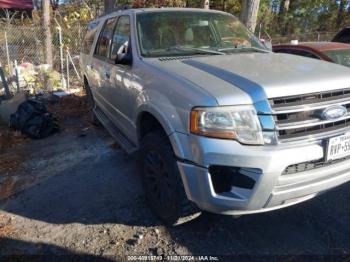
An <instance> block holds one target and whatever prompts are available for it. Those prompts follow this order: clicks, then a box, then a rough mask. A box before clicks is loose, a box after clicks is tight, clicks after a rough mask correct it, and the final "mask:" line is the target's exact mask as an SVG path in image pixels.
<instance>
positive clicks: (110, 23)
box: [95, 18, 116, 57]
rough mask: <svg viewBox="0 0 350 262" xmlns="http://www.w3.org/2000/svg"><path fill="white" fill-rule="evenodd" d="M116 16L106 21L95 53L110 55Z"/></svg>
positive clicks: (103, 55) (102, 55) (104, 55)
mask: <svg viewBox="0 0 350 262" xmlns="http://www.w3.org/2000/svg"><path fill="white" fill-rule="evenodd" d="M115 21H116V18H111V19H108V20H107V21H106V23H105V24H104V26H103V29H102V31H101V33H100V36H99V39H98V43H97V45H96V50H95V54H96V55H98V56H101V57H108V56H109V52H108V51H109V45H110V43H111V40H112V34H113V29H114V26H115Z"/></svg>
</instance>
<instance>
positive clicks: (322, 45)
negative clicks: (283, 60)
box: [273, 42, 350, 52]
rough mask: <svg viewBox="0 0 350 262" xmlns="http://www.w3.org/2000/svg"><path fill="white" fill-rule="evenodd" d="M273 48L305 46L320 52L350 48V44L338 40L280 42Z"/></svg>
mask: <svg viewBox="0 0 350 262" xmlns="http://www.w3.org/2000/svg"><path fill="white" fill-rule="evenodd" d="M273 48H305V49H313V50H317V51H319V52H323V51H329V50H340V49H350V44H344V43H336V42H303V43H299V44H297V45H293V44H279V45H274V46H273Z"/></svg>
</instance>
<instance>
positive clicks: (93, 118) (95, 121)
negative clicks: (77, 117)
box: [84, 79, 101, 126]
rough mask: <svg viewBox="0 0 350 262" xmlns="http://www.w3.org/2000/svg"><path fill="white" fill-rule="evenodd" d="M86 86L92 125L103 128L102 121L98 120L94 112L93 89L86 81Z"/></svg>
mask: <svg viewBox="0 0 350 262" xmlns="http://www.w3.org/2000/svg"><path fill="white" fill-rule="evenodd" d="M84 86H85V92H86V102H87V106H88V107H89V109H90V114H91V116H90V118H91V123H92V124H93V125H95V126H101V122H100V120H98V118H97V116H96V114H95V112H94V109H95V101H94V97H93V95H92V92H91V88H90V86H89V84H88V82H87V80H86V79H85V80H84Z"/></svg>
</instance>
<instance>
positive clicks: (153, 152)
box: [140, 130, 200, 226]
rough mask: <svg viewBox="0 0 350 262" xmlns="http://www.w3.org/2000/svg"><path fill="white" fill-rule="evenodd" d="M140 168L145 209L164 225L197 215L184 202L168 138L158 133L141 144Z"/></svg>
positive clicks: (190, 206)
mask: <svg viewBox="0 0 350 262" xmlns="http://www.w3.org/2000/svg"><path fill="white" fill-rule="evenodd" d="M140 167H141V173H142V183H143V188H144V192H145V197H146V201H147V203H148V205H149V206H150V208H151V209H152V210H153V212H154V213H155V214H156V215H157V216H158V217H159V218H160V219H161V220H162V221H163V222H164V223H165V224H167V225H173V226H175V225H180V224H183V223H186V222H188V221H190V220H192V219H194V218H196V217H198V216H199V215H200V212H199V210H198V208H197V207H196V206H195V205H194V204H193V203H192V202H191V201H189V200H188V199H187V196H186V193H185V190H184V186H183V183H182V179H181V175H180V172H179V170H178V167H177V163H176V158H175V156H174V153H173V150H172V147H171V144H170V142H169V139H168V137H167V136H166V134H165V133H164V132H163V131H162V130H157V131H155V132H151V133H149V134H147V135H146V136H145V137H144V138H143V139H142V141H141V149H140Z"/></svg>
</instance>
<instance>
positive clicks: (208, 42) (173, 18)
mask: <svg viewBox="0 0 350 262" xmlns="http://www.w3.org/2000/svg"><path fill="white" fill-rule="evenodd" d="M137 31H138V39H139V44H140V49H141V55H142V56H144V57H160V56H180V55H194V54H208V55H209V54H212V55H213V54H224V53H229V52H237V51H239V50H241V51H242V52H243V51H245V52H246V51H247V50H250V51H252V52H258V51H259V50H261V51H267V49H266V48H265V47H264V46H263V44H262V43H260V41H259V40H258V39H257V38H256V37H255V36H254V35H253V34H252V33H251V32H250V31H249V30H248V29H246V27H244V26H243V25H242V24H241V23H240V22H239V20H238V19H237V18H235V17H234V16H231V15H229V14H223V13H213V12H188V11H179V12H176V11H170V12H166V11H164V12H151V13H141V14H138V15H137Z"/></svg>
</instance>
